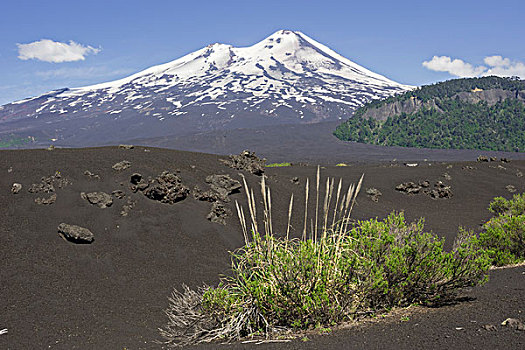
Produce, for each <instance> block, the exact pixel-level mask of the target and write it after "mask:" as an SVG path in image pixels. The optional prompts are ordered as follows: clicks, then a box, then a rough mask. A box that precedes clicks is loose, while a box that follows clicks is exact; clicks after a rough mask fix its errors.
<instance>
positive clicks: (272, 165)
mask: <svg viewBox="0 0 525 350" xmlns="http://www.w3.org/2000/svg"><path fill="white" fill-rule="evenodd" d="M287 166H292V163H288V162H283V163H271V164H268V165H266V167H267V168H280V167H287Z"/></svg>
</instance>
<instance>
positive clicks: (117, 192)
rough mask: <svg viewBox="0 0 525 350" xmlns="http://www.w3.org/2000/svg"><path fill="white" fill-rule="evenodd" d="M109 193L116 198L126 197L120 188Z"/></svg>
mask: <svg viewBox="0 0 525 350" xmlns="http://www.w3.org/2000/svg"><path fill="white" fill-rule="evenodd" d="M111 194H112V195H113V196H114V197H115V198H118V199H122V198H124V197H126V193H124V191H121V190H115V191H113V192H111Z"/></svg>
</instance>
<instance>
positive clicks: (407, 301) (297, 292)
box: [161, 168, 489, 345]
mask: <svg viewBox="0 0 525 350" xmlns="http://www.w3.org/2000/svg"><path fill="white" fill-rule="evenodd" d="M362 181H363V177H361V179H360V180H359V182H358V183H357V185H354V184H351V185H349V186H348V187H347V189H346V190H344V188H343V183H342V180H339V182H338V183H337V185H336V184H335V180H334V179H330V178H329V179H327V180H326V183H325V186H324V188H325V190H324V196H321V194H320V192H321V191H320V188H321V179H320V169H319V168H318V170H317V178H316V183H315V189H316V191H315V193H314V196H315V208H314V213H315V215H314V217H313V218H308V206H309V199H310V198H309V197H310V196H309V191H310V186H309V181H308V180H307V182H306V188H305V190H306V191H305V211H304V226H303V230H302V236H301V238H300V239H299V238H290V222H291V217H292V212H293V203H294V197H293V195H292V197H291V198H290V204H289V208H288V225H287V227H286V234H285V236H284V237H278V236H276V235H275V234H274V231H273V225H272V205H271V203H272V201H271V191H270V189H269V188H268V187H267V186H266V183H265V179H264V177H263V179H262V181H261V196H262V203H263V208H262V212H258V211H257V208H256V203H257V202H258V201H257V200H256V199H255V196H254V192H253V190H252V189H250V188H248V186H247V184H246V181H244V189H245V192H246V195H247V203H248V206H247V211H246V212H245V210H244V208H243V207H242V206H240V205H239V204H238V203H236V206H237V213H238V216H239V219H240V223H241V227H242V232H243V235H244V240H245V246H244V247H242V248H241V249H239V250H237V251H235V252H233V253H232V269H231V272H230V274H229V275H228V276H227V277H224V278H223V279H222V281H221V283H220V284H219V286H217V287H204V288H202V289H200V290H199V291H192V290H190V289H188V288H187V287H185V289H184V290H183V291H182V292H178V291H175V292H174V293H173V295H172V298H171V299H170V308H169V309H168V310H167V315H168V317H169V324H168V326H167V327H166V328H164V329H163V330H161V334H162V335H163V336H164V337H165V339H166V340H167V343H168V344H178V345H185V344H191V343H199V342H211V341H216V340H223V341H224V340H226V341H229V340H235V339H240V338H242V337H248V336H264V337H269V336H271V335H274V334H276V333H279V332H282V331H284V330H298V329H308V328H313V327H315V328H318V329H322V328H326V327H327V326H331V325H334V324H337V323H340V322H344V321H346V320H350V319H352V318H354V317H356V316H358V315H361V314H363V313H369V312H375V311H378V310H382V309H385V308H390V307H392V306H408V305H411V304H413V303H439V302H443V301H446V300H450V299H451V298H453V297H454V296H455V295H456V293H458V291H460V290H461V289H462V288H465V287H468V286H473V285H476V284H480V283H483V282H484V281H485V279H486V272H487V270H488V267H489V263H488V258H487V256H486V254H485V253H484V251H482V250H480V249H479V247H478V246H477V245H476V241H475V240H474V239H473V235H472V234H471V233H469V232H463V233H462V234H461V235H460V236H459V239H458V240H457V241H456V243H455V246H454V249H453V250H452V251H451V252H445V251H443V240H440V239H438V238H437V237H436V236H434V235H433V234H430V233H424V232H423V221H419V222H417V223H410V224H409V223H406V222H405V219H404V216H403V214H402V213H401V214H398V213H392V214H391V215H390V216H389V217H388V218H387V219H385V220H377V219H373V220H367V221H359V222H357V223H354V222H352V221H351V220H350V216H351V213H352V210H353V208H354V205H355V203H356V198H357V196H358V193H359V191H360V188H361V184H362ZM259 214H262V220H261V222H260V221H259V219H258V215H259ZM309 219H310V221H309ZM309 223H310V225H308V224H309ZM308 226H309V227H310V229H308ZM283 233H284V232H283Z"/></svg>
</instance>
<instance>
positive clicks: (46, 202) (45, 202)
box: [35, 193, 57, 205]
mask: <svg viewBox="0 0 525 350" xmlns="http://www.w3.org/2000/svg"><path fill="white" fill-rule="evenodd" d="M56 200H57V195H56V193H53V194H52V195H51V196H49V197H47V198H41V197H38V198H35V203H36V204H40V205H49V204H53V203H55V202H56Z"/></svg>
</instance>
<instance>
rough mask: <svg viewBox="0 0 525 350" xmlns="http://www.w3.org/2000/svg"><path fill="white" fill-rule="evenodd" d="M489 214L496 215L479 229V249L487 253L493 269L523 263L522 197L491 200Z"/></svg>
mask: <svg viewBox="0 0 525 350" xmlns="http://www.w3.org/2000/svg"><path fill="white" fill-rule="evenodd" d="M489 210H490V211H491V212H492V213H494V214H496V216H495V217H494V218H492V219H491V220H489V221H488V222H487V223H485V224H484V225H483V231H482V232H481V233H480V235H479V245H480V246H481V247H483V248H484V249H486V250H487V252H488V254H489V256H490V259H491V262H492V264H493V265H495V266H503V265H508V264H514V263H518V262H521V261H524V260H525V193H522V194H517V195H514V197H513V198H512V199H511V200H507V199H505V198H503V197H497V198H494V200H493V201H492V202H491V203H490V205H489Z"/></svg>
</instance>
